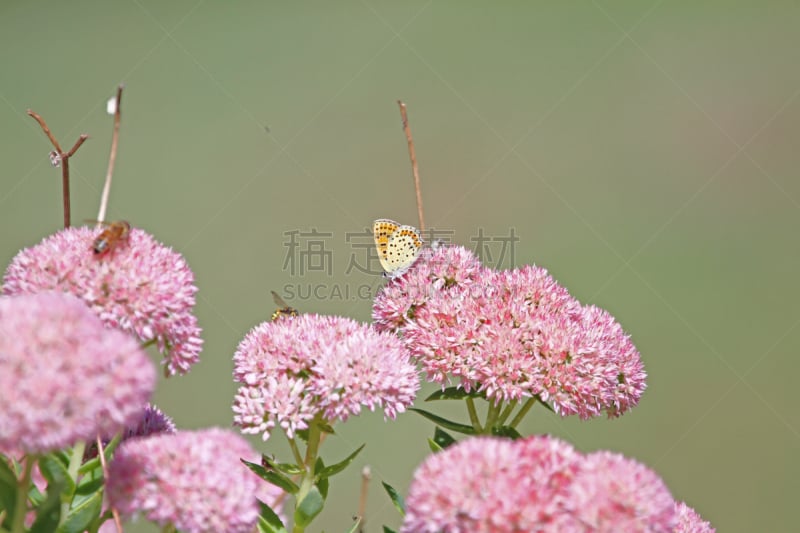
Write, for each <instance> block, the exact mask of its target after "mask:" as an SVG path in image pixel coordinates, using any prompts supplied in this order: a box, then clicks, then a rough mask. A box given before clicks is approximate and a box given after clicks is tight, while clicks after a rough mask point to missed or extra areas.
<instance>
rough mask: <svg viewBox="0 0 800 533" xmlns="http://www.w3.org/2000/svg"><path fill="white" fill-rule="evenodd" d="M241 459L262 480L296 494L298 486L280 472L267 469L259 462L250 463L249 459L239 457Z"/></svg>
mask: <svg viewBox="0 0 800 533" xmlns="http://www.w3.org/2000/svg"><path fill="white" fill-rule="evenodd" d="M241 461H242V462H243V463H244V464H245V466H246V467H247V468H249V469H250V470H252V471H253V473H255V474H256V475H257V476H258V477H260V478H261V479H263V480H264V481H269V482H270V483H272V484H273V485H276V486H278V487H280V488H282V489H283V490H284V491H286V492H288V493H289V494H297V491H298V490H300V487H298V486H297V485H296V484H295V482H294V481H292V480H291V479H289V478H288V477H286V476H284V475H283V474H281V473H280V472H277V471H275V470H267V469H266V468H264V467H263V466H261V465H260V464H256V463H251V462H250V461H245V460H244V459H241Z"/></svg>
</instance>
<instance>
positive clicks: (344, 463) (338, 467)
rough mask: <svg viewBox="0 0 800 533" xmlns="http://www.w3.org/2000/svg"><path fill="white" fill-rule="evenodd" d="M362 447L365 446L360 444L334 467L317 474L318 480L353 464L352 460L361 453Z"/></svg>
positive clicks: (326, 468)
mask: <svg viewBox="0 0 800 533" xmlns="http://www.w3.org/2000/svg"><path fill="white" fill-rule="evenodd" d="M364 446H366V444H362V445H361V446H359V447H358V448H357V449H356V450H355V451H354V452H353V453H351V454H350V455H348V456H347V457H345V458H344V459H343V460H342V461H340V462H338V463H336V464H335V465H331V466H328V467H325V468H323V469H322V471H321V472H319V473H318V474H317V476H318V477H319V479H327V478H329V477H331V476H334V475H336V474H338V473H339V472H341V471H342V470H344V469H345V468H347V466H348V465H349V464H350V463H352V462H353V460H354V459H355V458H356V456H357V455H358V454H359V453H360V452H361V450H363V449H364Z"/></svg>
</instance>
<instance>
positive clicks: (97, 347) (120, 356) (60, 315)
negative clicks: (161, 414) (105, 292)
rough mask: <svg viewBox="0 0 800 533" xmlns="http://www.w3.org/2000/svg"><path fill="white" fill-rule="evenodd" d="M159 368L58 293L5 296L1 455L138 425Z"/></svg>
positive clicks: (0, 320) (0, 328)
mask: <svg viewBox="0 0 800 533" xmlns="http://www.w3.org/2000/svg"><path fill="white" fill-rule="evenodd" d="M155 381H156V372H155V368H154V366H153V363H152V362H151V361H150V358H149V357H148V356H147V354H146V353H145V352H144V351H143V350H142V349H141V348H140V347H139V344H138V343H137V342H136V341H135V340H134V339H133V338H132V337H130V336H129V335H127V334H125V333H123V332H121V331H116V330H110V329H107V328H106V327H104V326H103V324H102V322H101V321H100V319H98V318H97V317H96V316H95V315H94V313H92V312H91V311H90V310H89V308H88V307H86V305H85V304H84V303H83V302H82V301H81V300H79V299H78V298H76V297H74V296H71V295H69V294H63V293H59V292H46V293H40V294H34V295H22V296H6V297H0V406H2V408H1V409H0V450H6V451H9V450H23V451H25V452H37V453H40V452H48V451H52V450H58V449H62V448H64V447H67V446H71V445H73V444H75V443H76V442H78V441H88V440H93V439H94V438H95V437H96V436H97V435H98V434H101V435H113V434H115V433H117V432H119V431H122V430H123V429H125V428H126V427H129V426H135V425H136V424H138V423H139V421H140V419H141V417H142V413H143V411H144V409H145V406H146V405H147V401H148V400H149V399H150V396H151V395H152V393H153V389H154V388H155Z"/></svg>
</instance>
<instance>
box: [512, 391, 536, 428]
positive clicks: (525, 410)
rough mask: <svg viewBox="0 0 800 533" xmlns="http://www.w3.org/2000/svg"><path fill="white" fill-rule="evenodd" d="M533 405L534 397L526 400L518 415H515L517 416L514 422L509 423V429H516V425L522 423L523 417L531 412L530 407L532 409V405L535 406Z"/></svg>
mask: <svg viewBox="0 0 800 533" xmlns="http://www.w3.org/2000/svg"><path fill="white" fill-rule="evenodd" d="M535 403H536V398H535V397H534V398H528V401H526V402H525V404H524V405H523V406H522V408H521V409H520V410H519V413H517V416H515V417H514V420H512V421H511V427H512V428H516V427H517V425H518V424H519V423H520V422H522V419H523V418H525V415H526V414H528V411H530V410H531V407H533V404H535Z"/></svg>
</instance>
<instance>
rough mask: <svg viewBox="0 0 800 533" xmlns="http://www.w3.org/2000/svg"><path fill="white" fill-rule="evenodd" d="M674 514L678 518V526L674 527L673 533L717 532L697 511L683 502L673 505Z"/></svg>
mask: <svg viewBox="0 0 800 533" xmlns="http://www.w3.org/2000/svg"><path fill="white" fill-rule="evenodd" d="M675 514H676V515H677V516H678V525H677V526H676V527H675V530H674V533H715V532H716V531H717V530H716V529H714V526H712V525H711V524H710V523H709V522H706V521H705V520H703V518H702V517H701V516H700V515H699V514H697V511H695V510H694V509H692V508H691V507H689V506H688V505H686V504H685V503H683V502H676V503H675Z"/></svg>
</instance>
